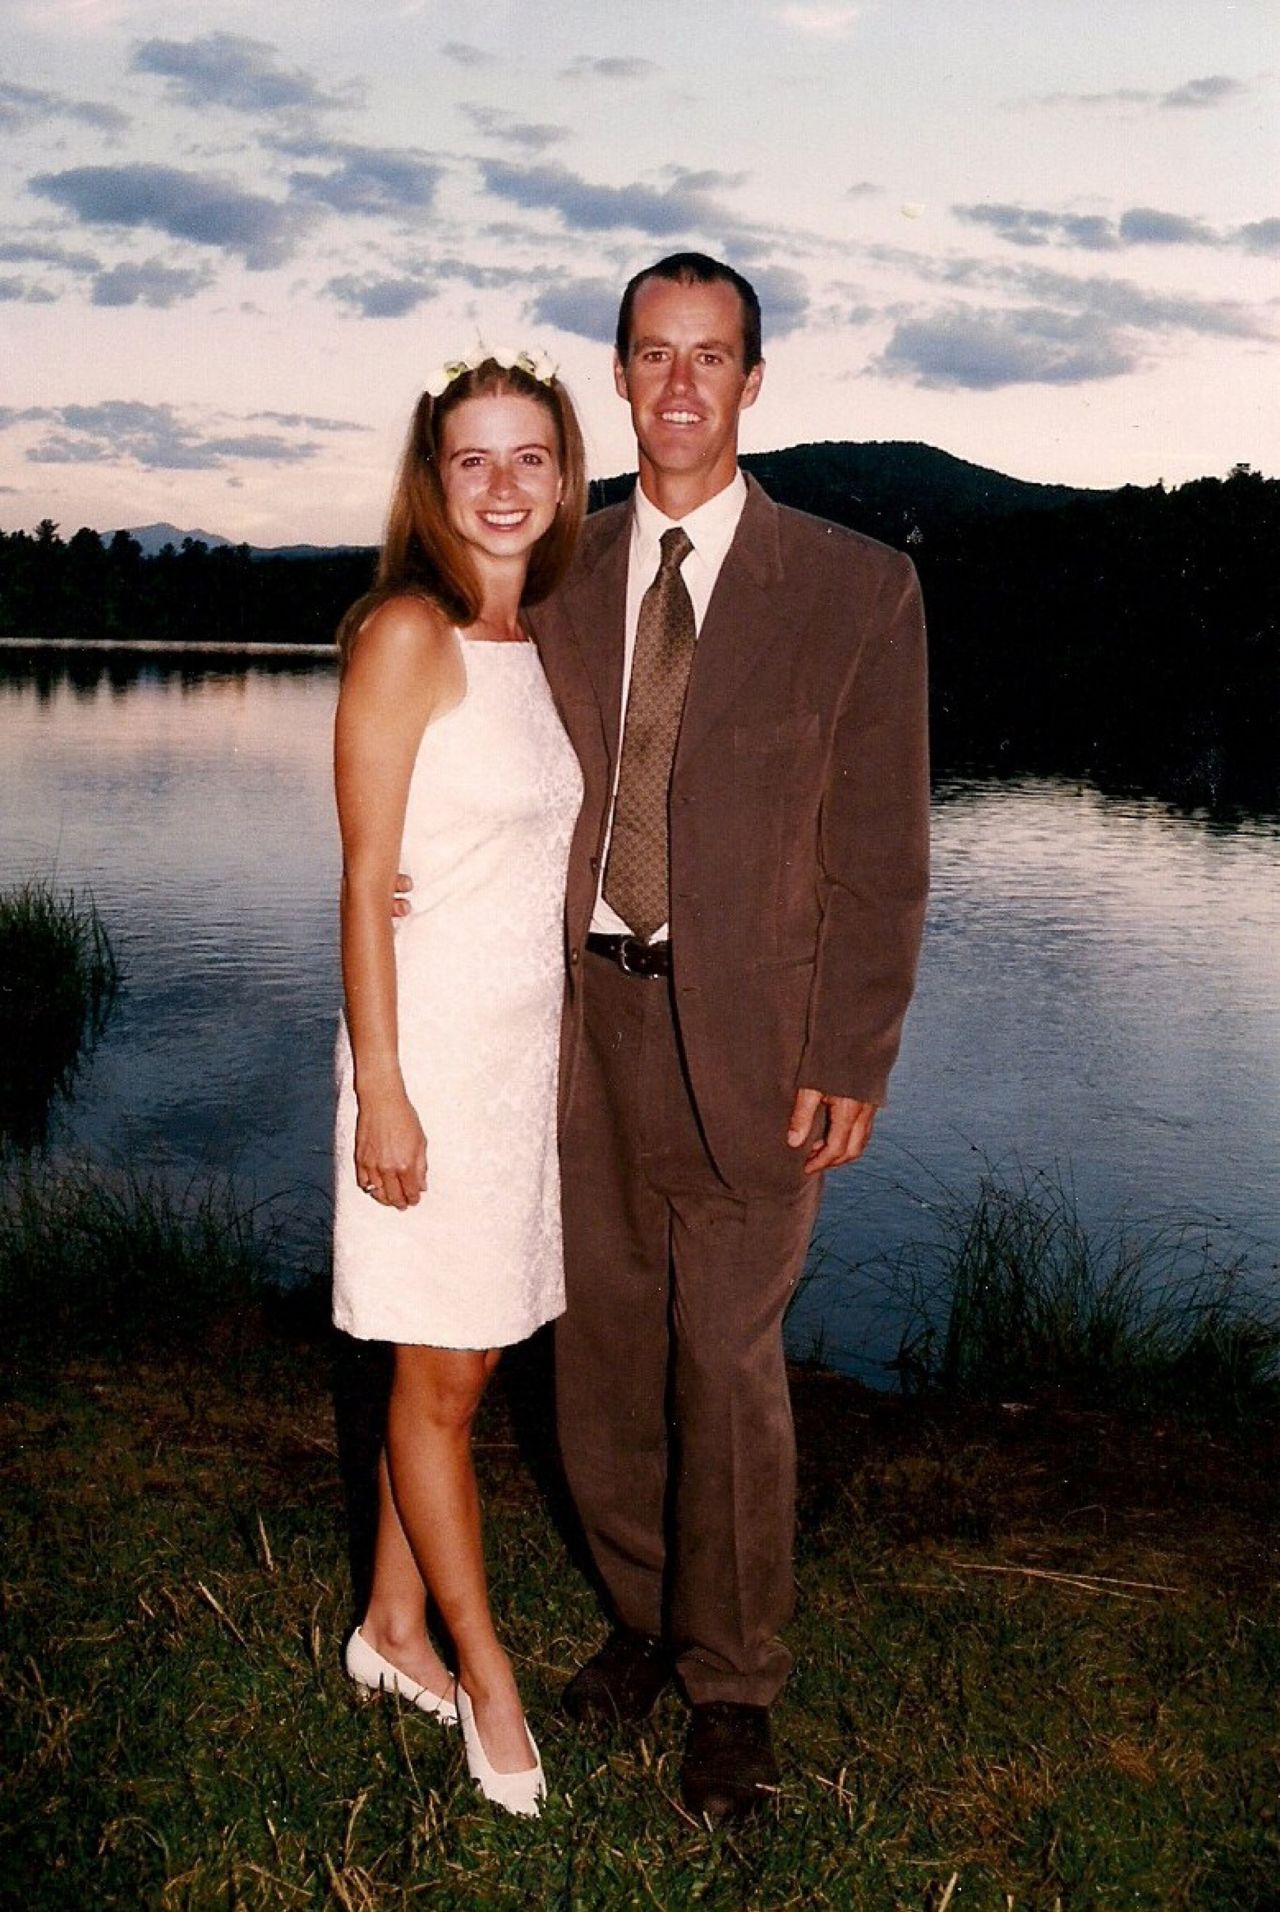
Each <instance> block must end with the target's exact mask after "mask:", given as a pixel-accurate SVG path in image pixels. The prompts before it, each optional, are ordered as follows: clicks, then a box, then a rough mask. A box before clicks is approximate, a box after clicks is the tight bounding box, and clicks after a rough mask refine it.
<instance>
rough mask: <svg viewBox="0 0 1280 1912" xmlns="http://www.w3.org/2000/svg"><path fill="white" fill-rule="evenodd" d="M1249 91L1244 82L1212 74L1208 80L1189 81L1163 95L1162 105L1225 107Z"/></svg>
mask: <svg viewBox="0 0 1280 1912" xmlns="http://www.w3.org/2000/svg"><path fill="white" fill-rule="evenodd" d="M1248 91H1249V88H1248V87H1247V86H1246V85H1245V83H1244V81H1243V80H1233V79H1230V78H1229V77H1228V76H1227V74H1225V73H1211V74H1210V75H1209V76H1208V78H1207V79H1203V80H1188V81H1187V82H1186V85H1185V86H1177V87H1175V88H1174V90H1173V92H1172V93H1165V94H1162V95H1161V99H1160V104H1161V106H1166V107H1180V106H1192V107H1206V106H1225V104H1226V103H1227V101H1228V100H1238V99H1239V98H1240V97H1241V95H1242V94H1245V93H1247V92H1248Z"/></svg>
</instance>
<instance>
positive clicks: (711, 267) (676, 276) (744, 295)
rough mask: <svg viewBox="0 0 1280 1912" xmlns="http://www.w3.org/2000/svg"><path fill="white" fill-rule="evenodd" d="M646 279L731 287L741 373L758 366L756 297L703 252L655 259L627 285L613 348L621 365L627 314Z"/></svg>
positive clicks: (740, 279) (734, 274)
mask: <svg viewBox="0 0 1280 1912" xmlns="http://www.w3.org/2000/svg"><path fill="white" fill-rule="evenodd" d="M646 279H668V280H670V281H671V283H672V284H673V285H731V286H732V287H733V289H734V291H735V292H736V293H737V295H738V298H739V299H740V300H741V302H742V356H743V360H744V364H743V368H742V369H743V371H744V372H750V371H753V370H754V369H755V367H756V366H757V365H758V364H759V363H760V360H761V358H762V357H763V353H762V351H761V346H760V301H759V299H758V298H757V297H756V289H755V287H754V286H753V285H752V284H751V283H750V281H749V280H747V279H744V278H743V276H742V274H741V273H740V272H735V271H734V269H733V267H732V266H726V265H723V264H722V263H721V262H720V260H719V259H711V258H708V256H707V254H706V253H705V252H673V253H672V254H671V256H670V258H669V259H659V261H658V263H657V265H656V266H645V268H644V270H643V271H642V272H637V273H636V275H635V277H634V279H631V280H629V281H628V283H627V289H626V291H625V292H624V293H623V295H622V304H621V305H620V306H619V307H618V330H617V335H616V337H615V339H614V347H615V349H616V351H617V354H618V357H619V359H620V360H621V361H622V363H623V365H625V364H626V362H627V354H628V352H629V351H630V350H631V312H632V308H633V307H634V305H635V302H636V293H637V292H638V291H639V290H640V287H641V286H642V285H643V284H644V282H645V280H646Z"/></svg>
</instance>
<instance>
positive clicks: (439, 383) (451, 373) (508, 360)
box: [426, 341, 559, 398]
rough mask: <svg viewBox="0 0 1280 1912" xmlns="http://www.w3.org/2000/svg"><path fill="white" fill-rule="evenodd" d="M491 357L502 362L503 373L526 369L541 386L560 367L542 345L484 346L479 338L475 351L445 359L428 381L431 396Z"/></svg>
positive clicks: (435, 395) (547, 381)
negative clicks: (466, 355)
mask: <svg viewBox="0 0 1280 1912" xmlns="http://www.w3.org/2000/svg"><path fill="white" fill-rule="evenodd" d="M490 359H492V360H493V362H494V364H495V365H500V366H501V367H502V369H503V371H504V372H510V371H517V372H524V373H526V374H527V375H528V377H530V378H536V379H537V381H538V383H539V385H550V383H551V381H552V379H553V378H554V377H555V375H556V372H557V371H558V370H559V367H558V366H557V364H556V362H555V360H554V359H553V358H551V357H550V356H549V355H548V354H547V353H546V352H544V351H542V350H541V348H540V347H535V348H534V349H533V350H532V351H530V350H529V349H528V348H527V347H525V346H521V347H520V349H519V350H518V351H517V350H515V349H514V348H513V347H512V346H510V345H485V344H484V343H483V342H482V341H477V344H476V347H475V350H474V351H473V352H471V353H470V354H469V355H468V357H466V358H456V359H446V360H445V362H444V364H443V365H442V366H440V367H439V369H438V370H437V371H434V372H433V373H432V374H431V376H430V378H429V379H428V380H427V382H426V390H427V391H428V392H429V393H430V394H431V396H432V398H439V397H441V396H442V394H443V393H445V392H446V391H448V389H449V387H450V386H451V385H452V384H453V381H454V379H455V378H461V377H462V375H463V373H464V372H478V371H479V369H480V367H481V366H482V365H485V364H487V363H488V361H489V360H490Z"/></svg>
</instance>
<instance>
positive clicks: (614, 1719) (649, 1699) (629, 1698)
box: [560, 1627, 672, 1726]
mask: <svg viewBox="0 0 1280 1912" xmlns="http://www.w3.org/2000/svg"><path fill="white" fill-rule="evenodd" d="M671 1673H672V1667H671V1655H670V1653H669V1652H668V1650H667V1648H666V1647H665V1646H664V1645H663V1644H662V1641H661V1640H655V1639H653V1638H652V1637H651V1635H649V1634H647V1633H635V1632H633V1631H632V1629H631V1628H630V1627H615V1628H614V1629H613V1632H612V1633H611V1634H610V1635H609V1637H608V1639H607V1640H606V1641H605V1643H604V1645H603V1646H602V1647H601V1648H600V1649H599V1650H598V1651H597V1652H595V1653H593V1654H592V1656H591V1658H590V1659H589V1660H588V1661H587V1663H586V1665H585V1666H580V1667H579V1668H578V1671H577V1672H576V1673H575V1674H574V1676H573V1678H572V1679H571V1680H570V1681H569V1684H568V1685H567V1686H566V1687H565V1689H564V1692H563V1693H562V1694H561V1695H560V1704H561V1705H562V1706H563V1708H564V1710H565V1712H566V1713H567V1714H568V1715H569V1717H570V1719H575V1720H577V1722H578V1724H579V1725H580V1726H632V1725H636V1724H638V1722H639V1721H640V1720H642V1719H648V1717H649V1715H650V1713H651V1712H652V1711H653V1709H654V1706H655V1704H656V1703H657V1699H658V1695H659V1694H660V1693H661V1692H662V1690H663V1688H664V1687H666V1686H668V1685H669V1684H670V1681H671Z"/></svg>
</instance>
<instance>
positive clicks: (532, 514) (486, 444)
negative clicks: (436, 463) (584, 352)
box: [439, 392, 561, 558]
mask: <svg viewBox="0 0 1280 1912" xmlns="http://www.w3.org/2000/svg"><path fill="white" fill-rule="evenodd" d="M439 459H440V483H441V487H442V490H443V492H444V504H445V511H446V514H447V516H448V519H449V523H450V524H451V525H452V527H453V529H454V530H455V531H456V532H457V534H458V536H459V537H460V538H463V539H464V540H465V541H466V543H467V544H469V545H471V546H472V547H473V548H474V549H475V550H476V551H478V552H483V553H484V554H485V555H486V556H488V557H493V558H503V557H513V556H514V557H527V556H528V554H529V552H530V551H531V550H532V549H533V546H534V545H535V544H536V543H537V542H538V539H539V538H540V537H542V535H543V533H544V532H545V531H547V530H548V529H549V528H550V526H551V523H552V520H553V519H554V518H555V515H556V506H557V505H558V504H559V502H560V491H561V474H560V458H559V453H558V449H557V445H556V427H555V420H554V419H553V418H552V415H551V413H550V411H549V410H548V409H547V407H546V406H545V405H541V404H539V402H538V400H537V399H536V398H526V397H524V396H523V395H521V394H518V393H514V392H493V393H489V394H485V395H481V396H478V397H476V398H465V399H463V401H462V403H461V404H460V405H457V406H455V407H454V408H453V409H452V410H451V411H450V412H449V414H448V416H447V417H446V419H445V421H444V428H443V431H442V434H441V444H440V448H439Z"/></svg>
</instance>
